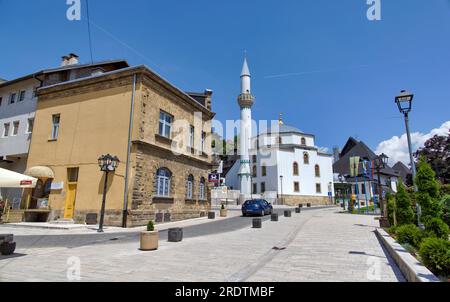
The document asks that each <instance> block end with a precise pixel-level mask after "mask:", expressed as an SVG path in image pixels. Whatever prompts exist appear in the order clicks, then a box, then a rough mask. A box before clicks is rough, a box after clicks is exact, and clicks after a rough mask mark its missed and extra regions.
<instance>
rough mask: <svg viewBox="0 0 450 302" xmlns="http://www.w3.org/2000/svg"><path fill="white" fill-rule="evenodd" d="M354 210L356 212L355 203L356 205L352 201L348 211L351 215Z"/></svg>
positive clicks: (349, 203)
mask: <svg viewBox="0 0 450 302" xmlns="http://www.w3.org/2000/svg"><path fill="white" fill-rule="evenodd" d="M354 210H355V203H354V201H353V200H350V201H349V202H348V211H349V212H350V213H353V211H354Z"/></svg>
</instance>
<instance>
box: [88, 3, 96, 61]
mask: <svg viewBox="0 0 450 302" xmlns="http://www.w3.org/2000/svg"><path fill="white" fill-rule="evenodd" d="M86 14H87V25H88V35H89V52H90V55H91V64H94V56H93V54H92V36H91V18H90V16H89V0H86Z"/></svg>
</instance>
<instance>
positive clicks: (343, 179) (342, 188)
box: [338, 174, 346, 211]
mask: <svg viewBox="0 0 450 302" xmlns="http://www.w3.org/2000/svg"><path fill="white" fill-rule="evenodd" d="M338 178H339V182H340V183H341V197H342V204H343V206H344V211H345V195H346V194H345V193H346V189H345V188H344V181H345V177H344V175H342V174H339V177H338Z"/></svg>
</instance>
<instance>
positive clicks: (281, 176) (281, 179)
mask: <svg viewBox="0 0 450 302" xmlns="http://www.w3.org/2000/svg"><path fill="white" fill-rule="evenodd" d="M280 181H281V205H283V204H284V202H283V175H280Z"/></svg>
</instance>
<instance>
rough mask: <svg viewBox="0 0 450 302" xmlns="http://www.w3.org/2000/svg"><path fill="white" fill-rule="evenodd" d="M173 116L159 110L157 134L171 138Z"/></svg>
mask: <svg viewBox="0 0 450 302" xmlns="http://www.w3.org/2000/svg"><path fill="white" fill-rule="evenodd" d="M172 123H173V116H172V115H170V114H168V113H166V112H164V111H161V112H160V114H159V135H161V136H164V137H166V138H171V132H172Z"/></svg>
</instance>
